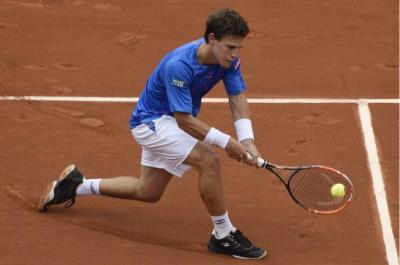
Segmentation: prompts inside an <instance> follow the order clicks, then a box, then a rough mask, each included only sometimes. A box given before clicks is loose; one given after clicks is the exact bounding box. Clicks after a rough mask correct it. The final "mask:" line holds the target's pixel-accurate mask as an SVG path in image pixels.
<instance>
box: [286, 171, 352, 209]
mask: <svg viewBox="0 0 400 265" xmlns="http://www.w3.org/2000/svg"><path fill="white" fill-rule="evenodd" d="M337 183H341V184H343V185H344V186H345V195H344V197H343V198H338V197H334V196H332V194H331V187H332V186H333V185H334V184H337ZM289 190H290V193H291V194H292V196H293V197H294V198H295V199H296V200H297V201H298V202H299V203H300V204H301V205H303V207H305V208H307V209H309V210H314V211H320V212H331V211H335V210H337V209H340V208H341V207H342V206H343V205H345V204H347V201H348V200H349V196H351V192H350V191H351V190H352V186H351V183H349V182H348V181H346V179H345V178H344V177H343V176H342V175H341V174H339V173H337V172H335V171H332V170H330V169H324V168H321V167H316V168H307V169H302V170H299V171H298V172H296V173H295V174H293V175H292V177H291V178H290V180H289Z"/></svg>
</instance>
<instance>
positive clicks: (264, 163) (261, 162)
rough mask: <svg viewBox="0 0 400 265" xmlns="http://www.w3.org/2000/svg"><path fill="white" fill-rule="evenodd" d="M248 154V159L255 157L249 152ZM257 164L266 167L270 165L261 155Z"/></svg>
mask: <svg viewBox="0 0 400 265" xmlns="http://www.w3.org/2000/svg"><path fill="white" fill-rule="evenodd" d="M246 155H247V160H252V159H253V157H252V156H251V155H250V154H249V153H246ZM257 165H258V166H259V167H264V168H265V167H266V166H267V165H268V161H266V160H264V159H262V158H261V157H259V158H258V160H257Z"/></svg>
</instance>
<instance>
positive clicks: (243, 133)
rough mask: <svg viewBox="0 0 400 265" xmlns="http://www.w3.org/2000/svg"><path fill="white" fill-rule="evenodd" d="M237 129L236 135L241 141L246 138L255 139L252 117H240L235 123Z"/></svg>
mask: <svg viewBox="0 0 400 265" xmlns="http://www.w3.org/2000/svg"><path fill="white" fill-rule="evenodd" d="M234 125H235V129H236V135H237V138H238V140H239V142H241V141H243V140H244V139H252V140H254V133H253V127H252V126H251V120H250V119H239V120H237V121H235V123H234Z"/></svg>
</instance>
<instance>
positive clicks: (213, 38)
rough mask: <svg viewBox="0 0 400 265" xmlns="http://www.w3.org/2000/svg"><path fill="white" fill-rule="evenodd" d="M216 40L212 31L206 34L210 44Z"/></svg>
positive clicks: (213, 43)
mask: <svg viewBox="0 0 400 265" xmlns="http://www.w3.org/2000/svg"><path fill="white" fill-rule="evenodd" d="M216 42H217V39H216V38H215V34H214V33H210V34H208V43H210V44H211V45H215V43H216Z"/></svg>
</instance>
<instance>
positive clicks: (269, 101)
mask: <svg viewBox="0 0 400 265" xmlns="http://www.w3.org/2000/svg"><path fill="white" fill-rule="evenodd" d="M0 101H61V102H63V101H64V102H98V103H106V102H111V103H134V102H137V101H138V98H137V97H72V96H71V97H57V96H0ZM247 101H248V102H249V103H260V104H284V103H288V104H361V103H386V104H400V99H391V98H387V99H368V98H366V99H348V98H338V99H329V98H248V99H247ZM202 102H204V103H227V102H228V99H227V98H203V100H202Z"/></svg>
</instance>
